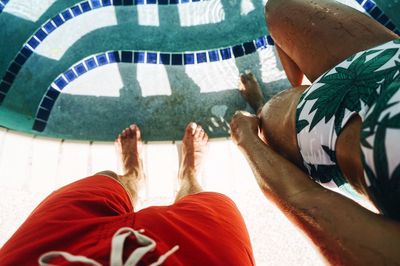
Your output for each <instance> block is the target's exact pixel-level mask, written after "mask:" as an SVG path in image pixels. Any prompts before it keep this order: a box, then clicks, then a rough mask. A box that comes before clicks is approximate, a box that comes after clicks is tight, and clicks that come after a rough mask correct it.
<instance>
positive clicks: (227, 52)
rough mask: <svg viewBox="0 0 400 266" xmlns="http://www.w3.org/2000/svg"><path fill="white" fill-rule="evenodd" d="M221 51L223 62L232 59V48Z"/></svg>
mask: <svg viewBox="0 0 400 266" xmlns="http://www.w3.org/2000/svg"><path fill="white" fill-rule="evenodd" d="M219 51H220V52H221V57H222V59H223V60H226V59H229V58H231V57H232V54H231V49H230V48H224V49H221V50H219Z"/></svg>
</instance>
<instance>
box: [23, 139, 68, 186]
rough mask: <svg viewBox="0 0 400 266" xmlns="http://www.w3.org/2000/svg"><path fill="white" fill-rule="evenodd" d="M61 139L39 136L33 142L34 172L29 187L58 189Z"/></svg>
mask: <svg viewBox="0 0 400 266" xmlns="http://www.w3.org/2000/svg"><path fill="white" fill-rule="evenodd" d="M60 148H61V140H56V139H49V138H42V137H37V138H35V140H34V142H33V148H32V149H33V152H32V173H31V179H30V180H29V182H28V188H29V189H30V190H31V191H34V192H47V193H49V192H51V191H52V190H54V189H56V177H57V166H58V159H59V152H60Z"/></svg>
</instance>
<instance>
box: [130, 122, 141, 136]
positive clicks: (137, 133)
mask: <svg viewBox="0 0 400 266" xmlns="http://www.w3.org/2000/svg"><path fill="white" fill-rule="evenodd" d="M130 128H131V130H132V131H133V135H134V136H136V138H137V139H140V138H141V133H140V128H139V127H138V126H137V125H136V124H132V125H131V126H130Z"/></svg>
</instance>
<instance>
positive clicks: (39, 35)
mask: <svg viewBox="0 0 400 266" xmlns="http://www.w3.org/2000/svg"><path fill="white" fill-rule="evenodd" d="M35 36H36V38H38V39H39V40H41V41H43V40H44V39H45V38H46V36H47V33H46V32H44V31H43V30H42V29H38V30H37V31H36V33H35Z"/></svg>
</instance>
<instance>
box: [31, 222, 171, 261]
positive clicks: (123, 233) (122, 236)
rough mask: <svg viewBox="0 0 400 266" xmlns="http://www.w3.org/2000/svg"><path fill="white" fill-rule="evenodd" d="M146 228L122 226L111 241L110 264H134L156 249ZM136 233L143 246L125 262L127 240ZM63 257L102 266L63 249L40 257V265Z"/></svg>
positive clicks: (161, 258)
mask: <svg viewBox="0 0 400 266" xmlns="http://www.w3.org/2000/svg"><path fill="white" fill-rule="evenodd" d="M143 232H144V230H143V229H141V230H137V231H136V230H133V229H132V228H129V227H122V228H120V229H119V230H118V231H117V232H116V233H115V234H114V236H113V238H112V241H111V255H110V265H111V266H134V265H136V264H137V263H138V262H139V261H140V260H141V259H142V258H143V256H144V255H146V254H147V253H148V252H152V251H154V249H155V248H156V245H157V244H156V242H155V241H154V240H153V239H152V238H150V237H148V236H145V235H142V234H141V233H143ZM130 235H134V236H135V237H136V241H137V243H138V244H139V245H141V246H142V247H139V248H137V249H135V250H134V251H133V252H132V253H131V254H130V255H129V257H128V259H127V260H126V262H125V263H123V258H122V256H123V251H124V243H125V240H126V239H127V238H128V237H129V236H130ZM178 249H179V246H178V245H176V246H174V247H173V248H172V249H170V250H169V251H167V252H166V253H164V254H163V255H161V256H160V257H159V258H158V260H157V261H156V262H154V263H152V264H151V266H158V265H161V263H163V262H164V261H165V260H166V259H167V258H168V257H169V256H171V255H172V254H173V253H174V252H176V251H177V250H178ZM57 257H63V258H64V259H65V260H66V261H68V262H81V263H84V264H87V265H92V266H101V264H100V263H98V262H96V261H95V260H92V259H89V258H87V257H85V256H75V255H72V254H70V253H68V252H63V251H50V252H47V253H45V254H43V255H42V256H40V258H39V265H40V266H53V264H49V263H48V262H49V261H51V260H52V259H54V258H57Z"/></svg>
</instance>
